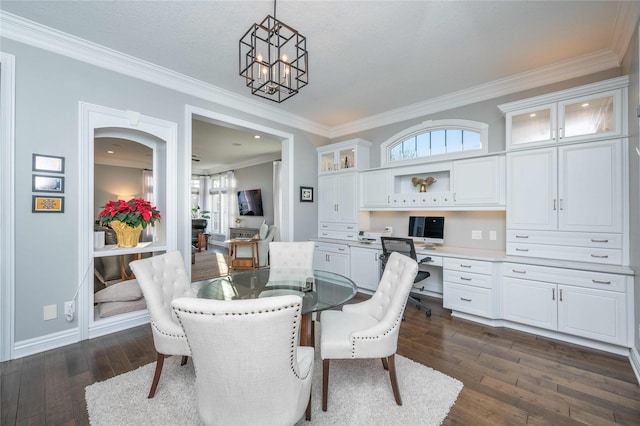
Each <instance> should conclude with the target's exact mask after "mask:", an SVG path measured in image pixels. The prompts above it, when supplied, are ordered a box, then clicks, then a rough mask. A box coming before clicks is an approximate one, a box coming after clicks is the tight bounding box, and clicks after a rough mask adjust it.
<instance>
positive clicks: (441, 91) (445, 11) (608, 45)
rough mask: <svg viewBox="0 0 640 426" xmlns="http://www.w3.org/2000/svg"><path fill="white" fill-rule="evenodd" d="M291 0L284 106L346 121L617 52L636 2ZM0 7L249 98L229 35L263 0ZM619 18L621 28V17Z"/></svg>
mask: <svg viewBox="0 0 640 426" xmlns="http://www.w3.org/2000/svg"><path fill="white" fill-rule="evenodd" d="M632 3H633V6H632V7H631V8H630V7H629V4H628V3H625V2H621V1H296V0H289V1H284V0H281V1H279V2H278V3H277V17H278V19H280V20H282V21H283V22H285V23H287V24H288V25H290V26H292V27H294V28H295V29H297V30H298V31H300V33H302V34H303V35H304V36H306V37H307V47H308V50H309V85H308V86H306V87H304V88H303V89H302V90H301V91H300V93H299V94H298V95H296V96H294V97H292V98H290V99H289V100H287V101H285V102H284V103H282V104H275V103H273V102H271V101H268V100H262V99H260V102H263V103H264V104H265V105H267V106H269V107H276V108H279V109H282V110H284V111H286V112H288V113H291V114H295V115H297V116H300V117H303V118H305V119H308V120H311V121H312V122H315V123H318V124H319V125H322V126H327V127H328V128H332V127H335V126H344V125H346V124H347V123H351V122H354V121H357V120H363V119H366V118H367V117H371V116H374V115H377V114H383V113H385V112H387V111H391V110H395V109H398V108H402V107H406V106H410V105H413V104H416V103H419V102H424V101H426V100H429V99H433V98H436V97H439V96H443V95H445V94H449V93H452V92H458V91H464V90H467V89H470V88H473V87H477V86H479V85H483V84H487V83H489V82H494V81H496V80H500V79H505V78H509V77H511V76H514V75H518V74H521V73H524V72H527V71H530V70H533V69H537V68H541V67H549V66H554V65H557V64H562V63H563V62H566V61H571V60H573V59H575V58H578V57H581V56H584V55H589V54H594V53H598V52H609V53H613V54H615V55H616V56H617V57H618V59H619V60H620V59H621V58H622V55H623V54H624V51H625V49H626V46H627V45H628V41H629V39H630V37H631V34H632V33H633V30H634V26H635V25H636V21H633V25H628V20H627V22H626V21H625V18H628V17H627V16H625V15H626V14H628V11H629V10H631V11H632V13H633V14H635V17H636V19H637V13H638V12H637V9H638V6H637V3H638V2H632ZM0 9H2V10H3V11H6V12H9V13H12V14H15V15H18V16H21V17H23V18H26V19H29V20H32V21H35V22H38V23H41V24H43V25H46V26H49V27H52V28H55V29H57V30H59V31H62V32H65V33H68V34H72V35H74V36H77V37H80V38H82V39H85V40H89V41H92V42H94V43H97V44H99V45H102V46H106V47H109V48H111V49H114V50H116V51H119V52H123V53H126V54H128V55H131V56H133V57H136V58H140V59H143V60H145V61H148V62H151V63H154V64H157V65H161V66H163V67H166V68H169V69H172V70H174V71H177V72H179V73H182V74H185V75H187V76H190V77H193V78H195V79H198V80H201V81H204V82H207V83H210V84H212V85H214V86H216V87H218V88H221V89H224V90H226V91H229V92H233V93H235V94H237V95H240V96H244V97H247V98H250V99H253V100H257V99H259V98H257V97H255V96H253V95H251V94H250V92H249V90H248V89H247V88H246V87H245V85H244V80H243V79H242V78H241V77H240V76H239V75H238V40H239V39H240V38H241V37H242V35H243V34H244V33H245V32H246V31H247V29H248V28H249V27H250V25H251V24H252V23H254V22H260V21H261V20H262V19H263V18H264V17H265V16H266V15H267V14H272V12H273V3H272V2H270V1H188V0H187V1H11V0H2V1H1V2H0ZM625 24H626V25H625Z"/></svg>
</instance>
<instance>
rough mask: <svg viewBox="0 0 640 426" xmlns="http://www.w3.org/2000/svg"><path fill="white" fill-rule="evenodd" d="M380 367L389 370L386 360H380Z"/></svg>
mask: <svg viewBox="0 0 640 426" xmlns="http://www.w3.org/2000/svg"><path fill="white" fill-rule="evenodd" d="M382 367H383V368H384V369H385V370H389V364H388V363H387V359H386V358H382Z"/></svg>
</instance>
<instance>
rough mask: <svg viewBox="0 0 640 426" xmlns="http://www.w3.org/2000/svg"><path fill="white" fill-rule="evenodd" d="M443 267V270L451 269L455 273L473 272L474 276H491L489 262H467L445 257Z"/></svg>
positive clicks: (466, 260)
mask: <svg viewBox="0 0 640 426" xmlns="http://www.w3.org/2000/svg"><path fill="white" fill-rule="evenodd" d="M443 267H444V269H452V270H455V271H464V272H475V273H476V274H491V262H485V261H482V260H468V259H457V258H453V257H445V259H444V262H443Z"/></svg>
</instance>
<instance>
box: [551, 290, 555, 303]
mask: <svg viewBox="0 0 640 426" xmlns="http://www.w3.org/2000/svg"><path fill="white" fill-rule="evenodd" d="M551 300H556V289H555V288H552V289H551Z"/></svg>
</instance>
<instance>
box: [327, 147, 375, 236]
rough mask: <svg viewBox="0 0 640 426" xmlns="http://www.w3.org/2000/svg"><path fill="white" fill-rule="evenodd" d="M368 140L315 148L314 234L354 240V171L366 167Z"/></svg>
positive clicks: (356, 202) (356, 206)
mask: <svg viewBox="0 0 640 426" xmlns="http://www.w3.org/2000/svg"><path fill="white" fill-rule="evenodd" d="M370 145H371V143H370V142H367V141H365V140H362V139H354V140H350V141H346V142H341V143H338V144H332V145H328V146H324V147H320V148H318V149H317V151H318V167H319V172H318V236H319V237H320V238H334V239H342V240H357V238H358V212H359V210H360V190H359V177H358V170H360V169H362V168H366V167H368V166H369V147H370Z"/></svg>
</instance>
